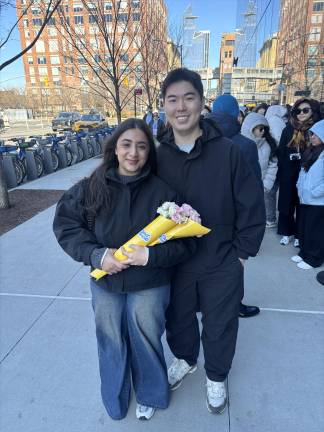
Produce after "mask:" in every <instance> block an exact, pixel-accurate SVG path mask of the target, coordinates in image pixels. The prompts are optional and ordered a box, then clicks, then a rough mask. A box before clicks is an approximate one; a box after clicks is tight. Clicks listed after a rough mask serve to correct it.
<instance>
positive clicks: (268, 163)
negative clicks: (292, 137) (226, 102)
mask: <svg viewBox="0 0 324 432" xmlns="http://www.w3.org/2000/svg"><path fill="white" fill-rule="evenodd" d="M241 133H242V135H244V136H245V137H247V138H249V139H251V140H253V141H254V142H255V144H256V146H257V150H258V156H259V163H260V168H261V175H262V182H263V188H264V202H265V209H266V227H267V228H273V227H275V226H276V202H275V199H273V194H274V195H275V194H276V189H275V188H274V184H275V180H276V176H277V170H278V166H277V157H276V151H277V145H276V141H275V139H274V138H273V137H272V135H271V134H270V128H269V123H268V120H267V119H266V118H265V116H264V115H262V114H257V113H254V112H252V113H250V114H249V115H248V116H247V117H245V119H244V121H243V124H242V129H241Z"/></svg>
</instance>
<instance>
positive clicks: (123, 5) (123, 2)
mask: <svg viewBox="0 0 324 432" xmlns="http://www.w3.org/2000/svg"><path fill="white" fill-rule="evenodd" d="M118 6H119V9H126V8H127V0H126V1H125V0H121V1H119V2H118Z"/></svg>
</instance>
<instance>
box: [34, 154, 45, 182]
mask: <svg viewBox="0 0 324 432" xmlns="http://www.w3.org/2000/svg"><path fill="white" fill-rule="evenodd" d="M34 158H35V164H36V172H37V177H41V176H42V175H43V173H44V164H43V159H42V157H41V156H40V155H38V154H34Z"/></svg>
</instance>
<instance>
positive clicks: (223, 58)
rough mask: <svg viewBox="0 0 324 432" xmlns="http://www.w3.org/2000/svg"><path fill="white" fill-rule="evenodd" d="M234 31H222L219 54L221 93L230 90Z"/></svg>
mask: <svg viewBox="0 0 324 432" xmlns="http://www.w3.org/2000/svg"><path fill="white" fill-rule="evenodd" d="M234 48H235V33H222V40H221V48H220V56H219V85H220V92H221V93H230V92H231V76H232V71H233V60H234Z"/></svg>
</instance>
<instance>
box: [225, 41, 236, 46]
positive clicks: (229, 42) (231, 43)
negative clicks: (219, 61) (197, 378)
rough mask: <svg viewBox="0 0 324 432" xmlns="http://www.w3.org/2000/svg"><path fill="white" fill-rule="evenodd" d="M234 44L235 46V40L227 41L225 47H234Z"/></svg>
mask: <svg viewBox="0 0 324 432" xmlns="http://www.w3.org/2000/svg"><path fill="white" fill-rule="evenodd" d="M234 44H235V41H234V40H227V41H225V45H226V46H233V45H234Z"/></svg>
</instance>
